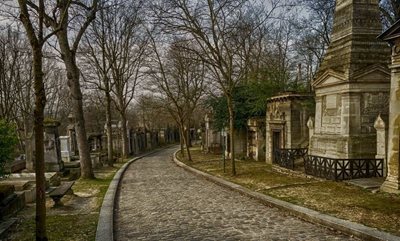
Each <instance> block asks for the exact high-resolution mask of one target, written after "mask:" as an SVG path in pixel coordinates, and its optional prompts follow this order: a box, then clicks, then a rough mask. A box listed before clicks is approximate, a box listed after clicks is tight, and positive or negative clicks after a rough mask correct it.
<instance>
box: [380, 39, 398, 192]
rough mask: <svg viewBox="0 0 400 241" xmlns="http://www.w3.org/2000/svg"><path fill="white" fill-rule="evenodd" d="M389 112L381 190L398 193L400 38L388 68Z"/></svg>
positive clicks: (396, 42) (395, 45) (395, 43)
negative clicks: (384, 168) (389, 72)
mask: <svg viewBox="0 0 400 241" xmlns="http://www.w3.org/2000/svg"><path fill="white" fill-rule="evenodd" d="M390 68H391V72H392V76H391V87H390V111H389V138H388V150H387V153H388V157H387V177H386V181H385V182H384V183H383V185H382V187H381V190H383V191H385V192H392V193H400V177H399V173H400V165H399V160H400V158H399V154H400V153H399V145H400V142H399V135H400V133H399V131H400V128H399V127H400V85H399V80H400V38H397V39H396V40H395V42H394V47H393V52H392V65H391V66H390Z"/></svg>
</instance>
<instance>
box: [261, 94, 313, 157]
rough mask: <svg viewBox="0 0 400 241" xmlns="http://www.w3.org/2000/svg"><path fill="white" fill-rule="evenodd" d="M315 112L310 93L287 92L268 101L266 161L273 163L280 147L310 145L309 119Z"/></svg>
mask: <svg viewBox="0 0 400 241" xmlns="http://www.w3.org/2000/svg"><path fill="white" fill-rule="evenodd" d="M313 114H314V98H313V96H312V95H310V94H298V93H285V94H282V95H279V96H275V97H272V98H270V99H268V101H267V114H266V118H267V119H266V162H267V163H273V160H274V154H275V153H276V151H278V150H280V149H302V148H307V146H308V140H309V137H308V133H309V132H308V128H307V120H308V118H309V117H310V116H313Z"/></svg>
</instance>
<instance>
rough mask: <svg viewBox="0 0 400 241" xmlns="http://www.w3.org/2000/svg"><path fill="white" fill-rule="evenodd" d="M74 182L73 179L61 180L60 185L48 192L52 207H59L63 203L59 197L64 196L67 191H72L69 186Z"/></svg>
mask: <svg viewBox="0 0 400 241" xmlns="http://www.w3.org/2000/svg"><path fill="white" fill-rule="evenodd" d="M74 183H75V181H72V182H63V183H62V184H61V185H60V186H58V187H56V188H55V189H54V190H52V191H50V192H49V197H50V198H51V199H53V201H54V207H59V206H62V205H63V204H62V202H61V198H62V197H64V196H65V195H66V194H67V193H72V189H71V188H72V185H74Z"/></svg>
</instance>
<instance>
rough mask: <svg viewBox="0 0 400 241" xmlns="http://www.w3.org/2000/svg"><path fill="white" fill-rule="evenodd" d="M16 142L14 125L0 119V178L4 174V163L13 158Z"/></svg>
mask: <svg viewBox="0 0 400 241" xmlns="http://www.w3.org/2000/svg"><path fill="white" fill-rule="evenodd" d="M17 144H18V138H17V133H16V128H15V126H14V125H13V124H11V123H8V122H6V121H5V120H1V119H0V178H1V177H3V176H4V175H5V174H6V171H5V165H6V164H7V162H9V161H11V160H12V159H13V158H14V155H15V148H16V145H17Z"/></svg>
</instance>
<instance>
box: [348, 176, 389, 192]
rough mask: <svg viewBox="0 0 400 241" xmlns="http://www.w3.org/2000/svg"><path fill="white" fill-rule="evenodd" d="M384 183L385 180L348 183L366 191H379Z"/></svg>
mask: <svg viewBox="0 0 400 241" xmlns="http://www.w3.org/2000/svg"><path fill="white" fill-rule="evenodd" d="M384 181H385V179H384V178H360V179H353V180H348V181H346V182H347V183H349V184H352V185H355V186H358V187H361V188H364V189H379V188H380V187H381V185H382V184H383V182H384Z"/></svg>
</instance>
